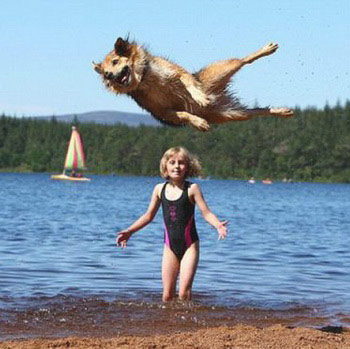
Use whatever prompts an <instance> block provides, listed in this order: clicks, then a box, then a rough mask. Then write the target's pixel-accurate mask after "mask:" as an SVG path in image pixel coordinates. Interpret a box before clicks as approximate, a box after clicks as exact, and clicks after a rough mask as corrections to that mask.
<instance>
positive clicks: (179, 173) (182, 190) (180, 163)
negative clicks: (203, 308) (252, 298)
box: [117, 147, 227, 302]
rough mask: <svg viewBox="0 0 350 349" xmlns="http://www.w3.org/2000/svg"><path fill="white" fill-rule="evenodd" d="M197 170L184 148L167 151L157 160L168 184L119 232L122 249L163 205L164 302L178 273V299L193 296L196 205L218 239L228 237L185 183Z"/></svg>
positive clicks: (173, 288) (172, 291)
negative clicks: (216, 233) (126, 227)
mask: <svg viewBox="0 0 350 349" xmlns="http://www.w3.org/2000/svg"><path fill="white" fill-rule="evenodd" d="M200 170H201V166H200V164H199V162H198V160H197V159H196V158H195V157H194V156H193V155H191V154H190V153H189V152H188V151H187V150H186V149H185V148H182V147H175V148H170V149H169V150H167V151H166V152H165V153H164V155H163V157H162V159H161V161H160V173H161V176H162V177H163V178H164V179H166V180H167V181H166V182H165V183H160V184H157V185H156V186H155V187H154V190H153V194H152V198H151V202H150V204H149V206H148V209H147V211H146V212H145V213H144V214H143V215H142V216H141V217H140V218H139V219H137V220H136V221H135V222H134V223H133V224H132V225H131V226H130V227H129V228H128V229H126V230H122V231H120V232H119V233H118V237H117V245H118V246H122V247H123V248H125V247H126V244H127V241H128V240H129V238H130V237H131V235H132V234H134V233H136V232H137V231H138V230H140V229H141V228H143V227H144V226H146V225H147V224H148V223H150V222H151V221H152V220H153V218H154V216H155V215H156V213H157V211H158V208H159V206H160V204H162V208H163V217H164V223H165V232H164V242H165V243H164V252H163V263H162V280H163V302H168V301H171V300H172V299H174V297H175V292H176V280H177V277H178V275H179V273H180V285H179V298H180V300H190V299H191V296H192V293H191V290H192V283H193V279H194V276H195V273H196V270H197V265H198V259H199V240H198V235H197V230H196V225H195V221H194V206H195V204H197V205H198V207H199V209H200V210H201V212H202V215H203V217H204V219H205V220H206V221H207V222H208V223H210V224H211V225H212V226H214V227H215V228H216V229H217V231H218V234H219V240H221V239H224V238H225V237H226V236H227V228H226V224H227V221H224V222H220V221H219V220H218V218H217V217H216V216H215V215H214V214H213V213H212V212H211V211H210V210H209V208H208V206H207V204H206V202H205V200H204V197H203V194H202V192H201V190H200V188H199V186H198V184H195V183H191V182H188V181H186V178H187V177H193V176H198V175H199V173H200Z"/></svg>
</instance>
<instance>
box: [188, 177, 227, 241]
mask: <svg viewBox="0 0 350 349" xmlns="http://www.w3.org/2000/svg"><path fill="white" fill-rule="evenodd" d="M189 194H190V197H191V196H192V197H193V199H194V201H195V203H196V204H197V205H198V207H199V209H200V210H201V212H202V215H203V217H204V219H205V220H206V221H207V222H208V223H209V224H211V225H212V226H213V227H214V228H216V229H217V231H218V234H219V240H222V239H224V238H225V237H226V236H227V228H226V225H227V223H228V221H223V222H221V221H219V219H218V218H217V217H216V216H215V214H214V213H213V212H211V211H210V209H209V207H208V205H207V203H206V202H205V199H204V196H203V194H202V191H201V190H200V188H199V186H198V184H196V183H194V184H192V185H191V188H190V193H189Z"/></svg>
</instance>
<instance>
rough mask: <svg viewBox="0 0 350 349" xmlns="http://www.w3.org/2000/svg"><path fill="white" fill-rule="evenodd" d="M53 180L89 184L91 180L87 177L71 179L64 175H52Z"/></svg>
mask: <svg viewBox="0 0 350 349" xmlns="http://www.w3.org/2000/svg"><path fill="white" fill-rule="evenodd" d="M51 179H54V180H59V181H74V182H89V181H90V180H91V179H90V178H87V177H70V176H67V175H65V174H63V173H61V174H57V175H52V176H51Z"/></svg>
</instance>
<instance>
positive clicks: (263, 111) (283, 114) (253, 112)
mask: <svg viewBox="0 0 350 349" xmlns="http://www.w3.org/2000/svg"><path fill="white" fill-rule="evenodd" d="M244 113H245V114H247V115H248V116H250V117H253V116H276V117H278V118H285V119H287V118H290V117H292V116H293V110H291V109H289V108H255V109H246V110H245V111H244Z"/></svg>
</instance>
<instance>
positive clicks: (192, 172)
mask: <svg viewBox="0 0 350 349" xmlns="http://www.w3.org/2000/svg"><path fill="white" fill-rule="evenodd" d="M175 154H180V155H182V156H183V157H184V159H185V162H186V165H187V172H186V174H185V178H187V177H197V176H199V175H200V174H201V171H202V166H201V164H200V162H199V160H198V159H197V157H196V156H194V155H193V154H191V153H190V152H189V151H188V150H187V149H186V148H184V147H173V148H170V149H168V150H167V151H166V152H165V153H164V154H163V156H162V158H161V160H160V165H159V170H160V175H161V176H162V177H163V178H164V179H168V178H169V174H168V171H167V169H166V164H167V162H168V160H169V159H170V158H171V157H172V156H173V155H175Z"/></svg>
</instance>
